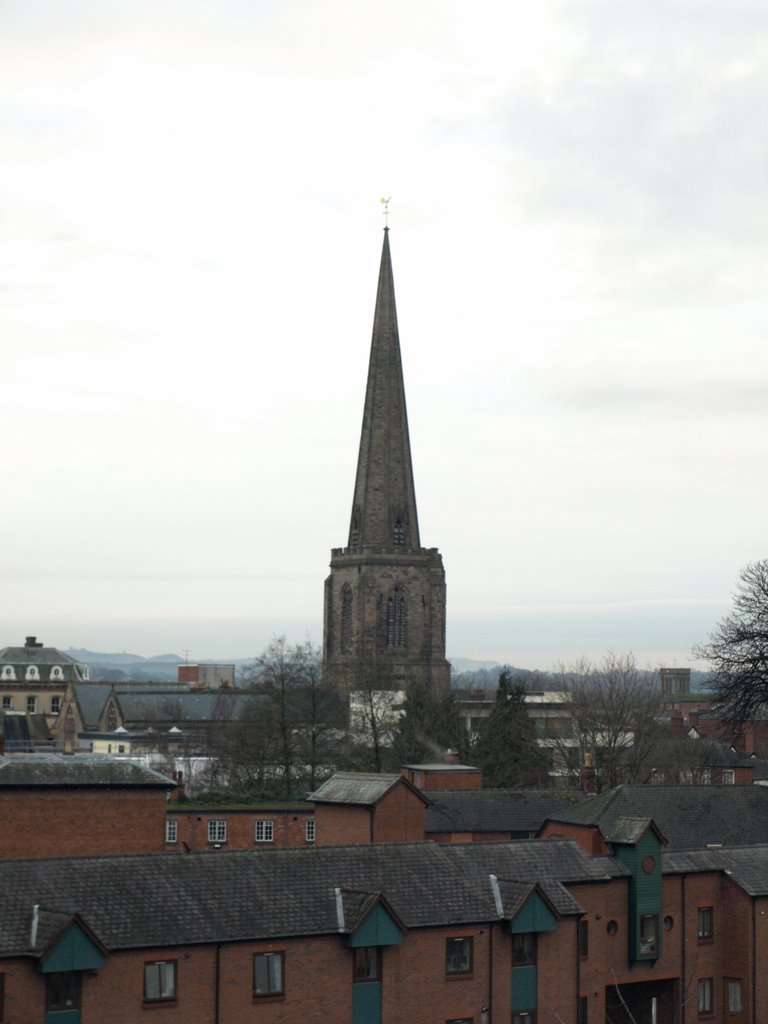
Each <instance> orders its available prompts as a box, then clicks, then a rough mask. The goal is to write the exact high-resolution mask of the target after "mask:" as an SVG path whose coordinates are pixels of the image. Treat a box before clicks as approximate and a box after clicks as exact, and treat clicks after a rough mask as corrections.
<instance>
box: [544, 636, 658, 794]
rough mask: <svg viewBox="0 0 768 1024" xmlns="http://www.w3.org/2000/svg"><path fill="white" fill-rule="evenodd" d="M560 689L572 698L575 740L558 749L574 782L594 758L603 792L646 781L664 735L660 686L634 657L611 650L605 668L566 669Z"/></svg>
mask: <svg viewBox="0 0 768 1024" xmlns="http://www.w3.org/2000/svg"><path fill="white" fill-rule="evenodd" d="M559 675H560V684H559V685H560V686H561V688H562V689H563V690H565V691H566V692H567V693H568V694H569V696H570V714H571V719H572V722H573V731H572V735H571V737H570V738H568V739H564V740H563V742H562V743H561V744H560V747H559V748H558V752H559V753H560V756H561V760H562V761H563V762H564V763H565V764H567V765H568V768H569V770H570V772H571V778H572V781H573V782H577V781H578V773H579V769H580V767H581V765H582V763H583V761H584V754H585V753H591V754H592V755H593V758H594V764H595V771H596V781H597V786H598V789H599V790H603V789H611V788H612V787H613V786H618V785H619V784H621V783H635V782H644V781H645V778H646V776H647V774H648V772H649V771H650V768H651V767H652V763H653V757H654V754H655V752H656V750H657V748H658V744H659V741H660V740H661V738H662V737H663V735H664V733H663V730H662V729H661V727H660V725H659V724H658V723H657V721H656V719H655V717H654V715H655V711H656V703H657V700H658V684H657V681H656V678H655V675H654V674H649V673H644V672H641V671H640V670H639V669H638V667H637V664H636V662H635V658H634V655H633V654H631V653H629V654H617V653H615V652H613V651H609V652H608V654H606V655H605V657H604V658H603V659H602V661H600V662H599V663H597V664H596V663H594V662H591V661H589V660H588V659H582V660H581V661H578V662H576V663H575V664H574V665H571V666H568V667H566V666H561V668H560V673H559Z"/></svg>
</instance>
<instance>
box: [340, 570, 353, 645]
mask: <svg viewBox="0 0 768 1024" xmlns="http://www.w3.org/2000/svg"><path fill="white" fill-rule="evenodd" d="M351 650H352V588H351V587H350V586H349V584H348V583H345V584H344V586H343V587H342V590H341V653H342V654H349V653H350V652H351Z"/></svg>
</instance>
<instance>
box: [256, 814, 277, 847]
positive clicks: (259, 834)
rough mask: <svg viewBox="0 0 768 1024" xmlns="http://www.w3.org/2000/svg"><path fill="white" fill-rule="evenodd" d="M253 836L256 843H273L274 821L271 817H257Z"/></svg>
mask: <svg viewBox="0 0 768 1024" xmlns="http://www.w3.org/2000/svg"><path fill="white" fill-rule="evenodd" d="M254 838H255V840H256V842H257V843H274V841H275V822H274V820H273V819H272V818H257V819H256V829H255V832H254Z"/></svg>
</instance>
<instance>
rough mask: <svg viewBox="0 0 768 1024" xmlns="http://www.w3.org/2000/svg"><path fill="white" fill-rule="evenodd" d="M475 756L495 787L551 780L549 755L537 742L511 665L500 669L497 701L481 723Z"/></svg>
mask: <svg viewBox="0 0 768 1024" xmlns="http://www.w3.org/2000/svg"><path fill="white" fill-rule="evenodd" d="M475 757H476V760H477V762H478V763H479V765H480V767H481V768H482V769H483V777H484V782H485V785H486V786H489V787H491V788H493V789H509V788H513V787H520V786H546V785H547V783H548V775H547V763H546V757H545V755H544V752H543V751H542V750H541V748H540V747H539V746H538V744H537V743H536V736H535V732H534V725H533V722H532V721H531V719H530V718H529V717H528V709H527V708H526V706H525V691H524V690H523V688H522V686H521V685H520V684H519V683H516V682H514V681H513V679H512V673H511V671H510V670H509V668H506V667H505V668H503V669H502V670H501V671H500V672H499V686H498V689H497V690H496V703H495V704H494V706H493V708H492V710H491V713H490V715H489V716H488V718H486V719H485V721H484V722H483V723H482V726H481V729H480V733H479V736H478V739H477V744H476V747H475Z"/></svg>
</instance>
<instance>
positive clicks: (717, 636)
mask: <svg viewBox="0 0 768 1024" xmlns="http://www.w3.org/2000/svg"><path fill="white" fill-rule="evenodd" d="M693 655H694V657H696V658H702V659H704V660H705V661H708V662H709V663H710V664H711V666H712V669H713V673H714V684H715V688H716V690H717V696H718V699H719V700H720V701H721V702H722V703H723V706H724V710H725V714H726V717H727V719H728V720H729V721H731V722H733V723H735V724H744V723H745V722H748V721H750V720H751V719H753V718H756V717H758V716H759V715H764V714H765V712H766V709H768V559H762V560H760V561H757V562H750V563H749V564H748V565H746V566H745V567H744V568H743V569H742V570H741V572H740V573H739V581H738V583H737V584H736V593H735V594H734V596H733V611H732V612H731V613H730V615H726V617H725V618H724V619H723V620H722V622H720V623H719V624H718V625H717V626H716V628H715V629H714V630H713V632H712V633H711V634H710V636H709V639H708V640H707V641H706V643H702V644H696V645H695V646H694V648H693Z"/></svg>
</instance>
